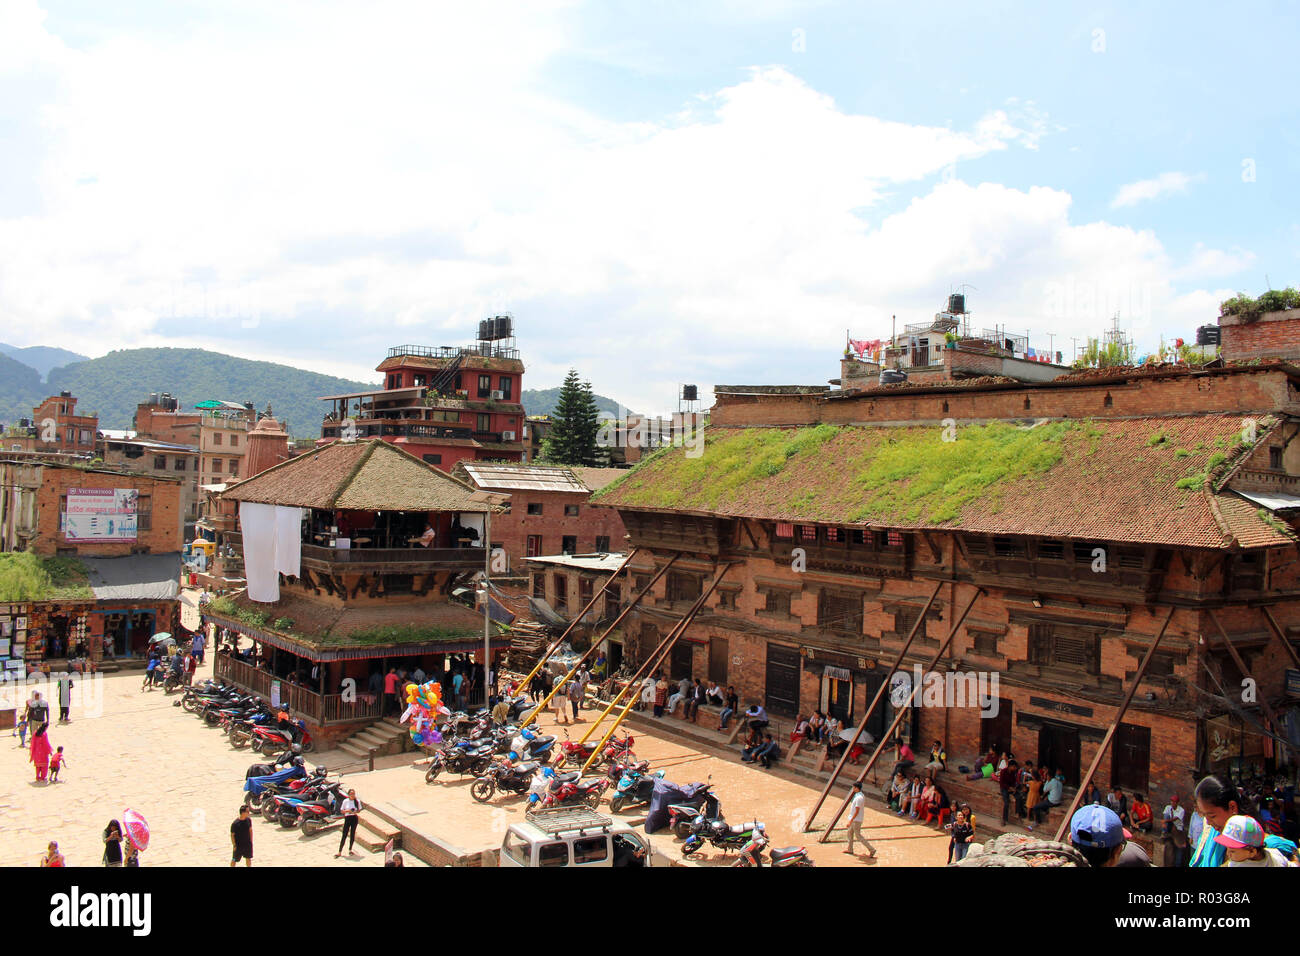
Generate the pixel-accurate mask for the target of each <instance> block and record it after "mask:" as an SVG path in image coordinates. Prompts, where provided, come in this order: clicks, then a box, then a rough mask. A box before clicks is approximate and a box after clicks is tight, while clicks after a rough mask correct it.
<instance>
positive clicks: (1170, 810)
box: [1163, 793, 1184, 833]
mask: <svg viewBox="0 0 1300 956" xmlns="http://www.w3.org/2000/svg"><path fill="white" fill-rule="evenodd" d="M1163 817H1164V821H1165V832H1166V833H1170V832H1172V831H1174V830H1179V831H1181V830H1182V829H1183V819H1184V811H1183V808H1182V807H1180V806H1179V805H1178V794H1176V793H1175V794H1174V795H1173V796H1172V797H1170V798H1169V802H1168V803H1167V804H1165V812H1164V814H1163Z"/></svg>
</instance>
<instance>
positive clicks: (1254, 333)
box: [1219, 309, 1300, 362]
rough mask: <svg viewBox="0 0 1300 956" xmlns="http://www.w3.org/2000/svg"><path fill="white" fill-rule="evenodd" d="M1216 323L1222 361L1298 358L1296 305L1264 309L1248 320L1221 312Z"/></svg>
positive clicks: (1299, 323)
mask: <svg viewBox="0 0 1300 956" xmlns="http://www.w3.org/2000/svg"><path fill="white" fill-rule="evenodd" d="M1219 324H1220V343H1219V348H1220V350H1221V354H1222V355H1223V358H1224V359H1225V360H1226V361H1230V362H1231V361H1238V360H1242V359H1256V358H1285V359H1295V358H1300V309H1290V310H1288V311H1286V312H1267V313H1265V314H1264V315H1262V316H1260V317H1259V318H1258V319H1256V320H1255V321H1254V322H1249V323H1245V322H1242V321H1240V317H1238V316H1225V317H1223V318H1222V319H1220V322H1219Z"/></svg>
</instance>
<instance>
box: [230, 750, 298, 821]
mask: <svg viewBox="0 0 1300 956" xmlns="http://www.w3.org/2000/svg"><path fill="white" fill-rule="evenodd" d="M306 776H307V768H306V767H305V766H304V765H303V760H302V758H301V757H295V758H294V760H293V763H292V764H291V765H290V766H288V767H285V768H284V769H283V770H279V771H276V772H275V773H273V774H268V775H267V776H264V777H249V778H247V779H246V780H245V781H244V792H245V793H246V794H247V796H245V797H244V802H245V803H246V804H248V805H249V806H250V807H253V808H254V809H256V808H257V807H260V806H261V805H262V799H263V798H264V797H265V796H266V794H268V793H273V794H274V793H284V792H286V791H287V790H288V789H289V785H290V783H292V782H293V781H295V780H302V779H304V778H306ZM299 786H301V784H299Z"/></svg>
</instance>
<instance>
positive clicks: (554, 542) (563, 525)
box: [492, 491, 627, 571]
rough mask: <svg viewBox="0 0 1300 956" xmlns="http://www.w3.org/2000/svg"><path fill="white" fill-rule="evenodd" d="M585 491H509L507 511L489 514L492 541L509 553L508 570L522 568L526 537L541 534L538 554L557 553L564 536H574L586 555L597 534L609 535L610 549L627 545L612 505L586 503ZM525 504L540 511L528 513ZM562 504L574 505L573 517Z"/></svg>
mask: <svg viewBox="0 0 1300 956" xmlns="http://www.w3.org/2000/svg"><path fill="white" fill-rule="evenodd" d="M590 497H591V495H590V493H588V492H581V493H577V492H574V493H569V492H558V491H514V492H511V493H510V513H509V514H506V515H493V516H492V540H493V541H494V542H500V544H501V546H502V547H503V548H504V549H505V551H506V554H508V555H509V556H510V567H511V569H512V570H516V571H523V569H524V568H523V561H524V556H525V555H526V554H527V545H528V536H529V535H532V534H537V535H541V536H542V554H559V553H560V547H561V544H562V543H563V539H564V536H565V535H576V536H577V538H578V553H579V554H590V553H591V552H593V551H595V550H596V537H597V535H605V536H607V537H608V538H609V547H610V550H611V551H622V550H624V548H625V547H626V545H627V542H626V541H624V540H623V536H624V535H625V534H627V529H625V528H624V527H623V519H622V518H620V517H619V514H618V512H617V511H616V510H614V509H613V508H597V507H594V506H593V505H590V504H588V502H587V499H588V498H590ZM529 504H540V505H541V506H542V513H541V514H540V515H530V514H529V513H528V505H529ZM565 505H577V506H578V514H577V516H576V517H569V516H566V515H565V513H564V506H565Z"/></svg>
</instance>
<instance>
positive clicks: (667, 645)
mask: <svg viewBox="0 0 1300 956" xmlns="http://www.w3.org/2000/svg"><path fill="white" fill-rule="evenodd" d="M734 564H735V562H732V561H728V562H727V563H726V564H724V565H723V566H722V567H721V568H719V569H718V575H717V577H715V578H714V579H713V583H712V584H710V585H709V586H708V588H707V589H706V590H705V591H704V593H703V594H701V595H700V596H699V597H698V598H696V599H695V603H694V604H692V605H691V609H690V610H689V611H687V612H686V616H685V617H683V618H682V619H681V620H680V621H678V622H677V623H676V624H675V625H674V626H673V628H672V630H670V631H669V632H668V636H667V637H665V638H664V639H663V640H662V641H661V642H660V643H659V646H658V647H657V648H656V649H655V652H654V653H653V654H651V655H650V656H649V657H648V658H646V663H645V664H643V665H642V667H641V670H652V669H653V668H657V667H659V666H660V665H662V664H663V662H664V660H665V659H667V657H668V654H669V653H670V652H671V651H672V649H673V645H674V644H676V643H677V640H678V638H680V637H681V636H682V635H683V634H685V633H686V630H687V628H689V627H690V626H691V622H692V621H694V620H695V615H697V614H699V613H700V611H701V610H702V609H703V608H704V602H705V601H707V600H708V599H709V595H711V594H712V593H713V590H714V588H716V587H717V586H718V584H719V583H720V582H721V581H722V579H723V578H724V577H726V575H727V572H728V571H730V570H731V568H732V567H733V565H734ZM637 680H638V678H636V677H634V678H633V679H632V681H631V682H630V683H629V684H628V685H627V687H625V688H623V690H624V692H626V691H627V690H629V689H630V688H633V687H636V685H637ZM638 690H639V688H638ZM634 703H636V697H632V698H631V699H630V700H628V702H627V704H626V706H624V708H623V712H622V713H621V714H619V715H618V719H617V720H615V721H614V723H613V726H611V727H610V728H609V733H607V734H605V736H604V737H602V738H601V739H600V743H599V744H597V745H596V749H595V750H593V751H592V752H591V756H590V757H588V758H587V762H586V763H584V764H583V765H582V771H581V772H582V773H586V772H587V769H588V768H589V767H590V766H591V765H592V764H593V763H595V762H596V760H597V759H599V757H600V753H601V751H602V750H604V749H605V745H606V744H607V743H608V742H609V739H610V738H611V737H613V736H614V733H615V731H617V730H618V725H619V724H621V723H623V720H624V718H625V717H627V715H628V713H629V712H630V711H631V710H632V705H633V704H634ZM610 707H611V708H612V707H613V704H611V705H610ZM605 713H609V711H608V710H606V711H605ZM600 719H601V720H604V719H605V717H604V714H602V715H601V718H600ZM592 730H595V727H594V726H593V727H592ZM590 736H591V731H588V732H587V734H586V735H585V736H584V737H583V738H582V740H583V742H584V743H585V742H586V741H587V738H588V737H590Z"/></svg>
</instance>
